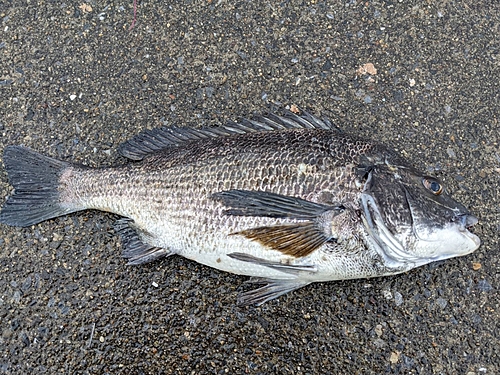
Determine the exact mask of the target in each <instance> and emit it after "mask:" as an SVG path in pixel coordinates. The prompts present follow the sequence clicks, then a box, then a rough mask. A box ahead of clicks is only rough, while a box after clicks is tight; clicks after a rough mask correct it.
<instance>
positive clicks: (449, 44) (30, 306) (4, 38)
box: [0, 0, 500, 375]
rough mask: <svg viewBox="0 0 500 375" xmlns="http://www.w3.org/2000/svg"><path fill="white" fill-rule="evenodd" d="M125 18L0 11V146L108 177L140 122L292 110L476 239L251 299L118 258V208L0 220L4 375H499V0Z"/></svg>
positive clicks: (285, 4)
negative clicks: (378, 156) (468, 215)
mask: <svg viewBox="0 0 500 375" xmlns="http://www.w3.org/2000/svg"><path fill="white" fill-rule="evenodd" d="M132 19H133V1H132V0H127V1H115V2H106V1H93V0H82V1H79V2H73V1H66V2H63V1H56V0H53V1H42V0H40V1H29V0H28V1H20V0H19V1H18V0H7V1H5V2H3V3H2V5H0V114H1V115H0V151H1V150H3V149H4V147H5V146H7V145H10V144H24V145H27V146H29V147H32V148H34V149H36V150H39V151H43V152H44V153H46V154H48V155H51V156H55V157H59V158H62V159H65V160H72V161H77V162H80V163H84V164H88V165H91V166H107V165H112V164H118V163H123V162H125V160H124V159H123V158H121V157H119V156H118V155H117V153H116V151H115V150H116V147H117V146H118V145H119V144H120V143H121V142H123V141H124V140H126V139H128V138H130V137H132V136H133V135H135V134H137V133H139V132H140V131H141V130H144V129H145V128H153V127H158V126H162V125H171V124H176V125H182V126H202V125H212V124H221V123H224V122H225V121H227V120H229V119H238V118H240V117H241V116H249V115H251V114H252V113H254V112H262V111H268V110H270V109H273V108H280V107H286V106H290V105H297V106H299V107H301V108H306V109H308V110H310V111H311V112H312V113H315V114H318V115H325V116H328V117H329V118H331V119H332V120H333V121H334V122H335V123H336V124H337V125H338V127H339V128H341V129H344V130H346V131H349V132H351V133H355V134H357V135H361V136H363V137H365V138H370V139H374V140H377V141H381V142H383V143H386V144H388V145H390V146H392V147H393V148H395V149H397V150H398V151H399V152H400V153H402V154H403V155H404V156H406V157H407V158H408V159H410V160H411V161H412V162H413V163H414V164H415V165H417V166H419V168H420V169H423V170H427V171H429V172H432V173H434V174H436V175H437V176H439V177H440V178H442V179H443V180H444V181H445V182H446V184H447V185H449V187H450V189H451V190H452V193H453V196H454V197H455V198H456V199H457V200H459V201H460V202H462V203H463V204H465V205H466V206H467V207H469V208H470V209H471V211H472V212H473V213H475V214H476V215H477V216H478V217H479V219H480V223H479V224H478V225H477V226H476V227H475V229H474V232H475V233H476V234H477V235H478V236H479V237H480V238H481V239H482V241H483V244H482V246H481V248H480V249H479V250H477V251H476V252H475V253H473V254H471V255H469V256H466V257H463V258H457V259H451V260H449V261H446V262H441V263H439V264H433V265H430V266H424V267H421V268H418V269H415V270H413V271H411V272H409V273H407V274H403V275H399V276H395V277H386V278H377V279H370V280H355V281H344V282H331V283H323V284H316V285H312V286H308V287H306V288H303V289H300V290H298V291H296V292H293V293H290V294H288V295H286V296H283V297H281V298H279V299H277V300H274V301H272V302H270V303H267V304H265V305H264V306H262V307H259V308H254V307H237V306H235V301H236V295H237V293H238V291H241V290H242V288H246V286H241V285H242V283H243V282H244V281H245V279H246V278H245V277H240V276H235V275H230V274H227V273H223V272H219V271H217V270H213V269H210V268H208V267H204V266H201V265H198V264H196V263H194V262H191V261H188V260H186V259H181V258H179V257H171V258H168V259H164V260H161V261H158V262H155V263H152V264H148V265H144V266H137V267H131V266H126V264H125V263H126V262H125V261H124V260H123V259H122V258H121V257H120V244H119V242H118V238H117V236H115V234H114V232H113V230H112V223H113V221H114V220H115V219H116V217H114V216H113V215H109V214H104V213H100V212H95V211H86V212H82V213H78V214H73V215H70V216H67V217H62V218H59V219H54V220H49V221H47V222H44V223H42V224H39V225H35V226H33V227H31V228H24V229H20V228H10V227H7V226H4V225H0V373H5V374H30V373H31V374H59V373H62V374H225V373H229V374H275V373H276V374H278V373H279V374H319V373H321V374H467V375H473V374H476V375H479V374H498V373H500V356H499V347H500V323H499V322H500V302H499V301H500V299H499V288H500V271H499V269H500V259H499V254H500V253H499V247H500V246H499V237H500V236H499V234H500V194H499V190H500V150H499V142H500V125H499V123H498V121H499V103H500V94H499V87H500V82H499V80H500V79H499V76H500V54H499V52H500V42H499V40H500V39H499V35H500V3H499V2H498V1H497V0H489V1H475V0H469V1H440V2H433V1H406V0H405V1H404V2H403V1H401V0H400V1H363V2H361V1H347V0H346V1H317V0H311V1H299V0H288V1H286V0H285V1H281V2H273V1H264V0H255V1H248V0H247V1H227V0H226V1H224V0H198V1H169V0H164V1H144V0H138V9H137V24H136V25H135V27H134V28H133V29H131V30H129V26H130V25H131V23H132ZM10 191H11V187H10V186H9V184H8V181H7V176H6V174H5V171H4V170H3V169H2V170H1V172H0V197H1V199H3V197H5V196H7V195H8V194H9V193H10Z"/></svg>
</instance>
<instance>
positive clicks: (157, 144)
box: [118, 112, 336, 160]
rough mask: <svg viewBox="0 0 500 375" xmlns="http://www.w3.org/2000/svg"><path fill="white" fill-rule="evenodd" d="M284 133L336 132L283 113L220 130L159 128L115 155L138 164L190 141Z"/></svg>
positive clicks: (314, 120) (303, 117) (308, 117)
mask: <svg viewBox="0 0 500 375" xmlns="http://www.w3.org/2000/svg"><path fill="white" fill-rule="evenodd" d="M286 129H327V130H333V129H336V128H335V127H334V126H333V125H332V124H331V123H330V121H328V120H326V119H325V120H320V119H318V118H317V117H314V116H313V115H311V114H309V113H307V112H302V114H301V115H300V116H298V115H296V114H294V113H292V112H287V113H286V114H285V115H284V116H280V115H277V114H274V113H269V114H267V115H261V116H255V117H254V118H252V119H243V120H241V121H240V122H239V123H236V122H230V123H228V124H226V125H224V126H217V127H204V128H201V129H192V128H179V127H168V128H167V127H163V128H158V129H152V130H146V131H145V132H143V133H141V134H139V135H137V136H135V137H134V138H132V139H130V140H128V141H126V142H125V143H123V144H122V145H120V146H119V148H118V152H119V153H120V154H121V155H123V156H125V157H126V158H128V159H131V160H142V159H143V158H144V157H146V156H147V155H149V154H152V153H155V152H158V151H161V150H164V149H166V148H170V147H177V146H181V145H182V144H184V143H186V142H190V141H197V140H201V139H207V138H218V137H229V136H233V135H237V134H247V133H255V132H262V131H279V130H286Z"/></svg>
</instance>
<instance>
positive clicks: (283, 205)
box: [0, 113, 480, 304]
mask: <svg viewBox="0 0 500 375" xmlns="http://www.w3.org/2000/svg"><path fill="white" fill-rule="evenodd" d="M119 151H120V153H121V154H122V155H123V156H125V157H127V158H129V159H131V160H132V162H130V163H127V164H125V165H122V166H118V167H113V168H104V169H92V168H88V167H85V166H79V165H76V164H71V163H67V162H63V161H59V160H55V159H52V158H49V157H46V156H42V155H40V154H38V153H36V152H35V151H32V150H30V149H27V148H25V147H22V146H11V147H7V148H6V150H5V152H4V164H5V166H6V169H7V172H8V174H9V179H10V182H11V184H12V185H13V186H14V188H15V190H14V194H13V195H11V196H10V197H9V198H8V199H7V202H6V203H5V205H4V207H3V210H2V212H1V213H0V222H3V223H5V224H8V225H17V226H29V225H32V224H35V223H38V222H41V221H43V220H46V219H49V218H52V217H57V216H60V215H64V214H68V213H71V212H75V211H80V210H85V209H97V210H102V211H108V212H113V213H115V214H118V215H120V216H122V217H123V219H120V220H118V222H117V223H116V225H115V229H116V231H117V232H118V233H119V234H120V236H121V237H122V241H123V255H124V257H126V258H128V259H129V263H131V264H140V263H145V262H148V261H152V260H155V259H158V258H161V257H164V256H169V255H174V254H176V255H181V256H183V257H186V258H188V259H192V260H194V261H196V262H199V263H202V264H205V265H207V266H210V267H214V268H217V269H220V270H224V271H227V272H232V273H236V274H242V275H248V276H251V277H252V278H251V281H253V282H256V283H260V284H264V286H262V287H260V288H258V289H255V290H252V291H250V292H247V293H244V294H242V295H241V296H240V298H239V302H240V303H242V304H251V303H254V304H261V303H264V302H266V301H268V300H270V299H273V298H276V297H278V296H279V295H282V294H284V293H287V292H289V291H291V290H294V289H297V288H299V287H302V286H305V285H307V284H309V283H311V282H317V281H330V280H340V279H354V278H366V277H375V276H383V275H391V274H397V273H401V272H405V271H408V270H410V269H412V268H414V267H417V266H420V265H423V264H426V263H429V262H432V261H435V260H441V259H446V258H450V257H454V256H460V255H465V254H468V253H470V252H472V251H474V250H475V249H477V248H478V247H479V244H480V241H479V238H478V237H477V236H475V235H474V234H472V233H471V232H469V231H468V229H467V228H468V227H471V226H473V225H474V224H475V223H476V222H477V219H475V218H474V217H473V216H472V215H470V214H469V213H468V211H467V209H466V208H465V207H463V206H462V205H461V204H459V203H458V202H456V201H454V200H453V199H452V198H450V197H449V196H448V195H447V194H446V192H445V191H444V188H443V186H442V183H441V182H439V181H438V180H437V179H435V178H433V177H429V176H425V175H424V174H422V173H420V172H419V171H418V170H416V169H415V168H413V167H412V166H411V165H410V164H409V163H408V162H407V161H405V160H404V159H403V158H401V157H400V156H399V155H397V154H396V153H395V152H393V151H392V150H389V149H388V148H386V147H384V146H382V145H379V144H377V143H373V142H369V141H364V140H360V139H357V138H355V137H351V136H349V135H346V134H344V133H341V132H339V131H338V130H336V129H335V128H334V127H333V126H332V125H331V124H330V123H329V122H328V121H322V120H319V119H318V118H316V117H313V116H312V115H309V114H307V113H306V114H303V115H302V116H296V115H293V114H288V115H286V116H284V117H283V116H278V115H274V114H270V115H268V116H261V117H257V118H255V119H254V120H244V121H242V122H241V123H231V124H228V125H226V126H221V127H215V128H203V129H187V128H161V129H156V130H150V131H146V132H145V133H143V134H140V135H138V136H137V137H135V138H133V139H131V140H130V141H128V142H126V143H125V144H123V145H122V146H121V147H120V149H119Z"/></svg>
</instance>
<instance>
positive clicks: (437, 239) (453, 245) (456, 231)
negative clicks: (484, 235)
mask: <svg viewBox="0 0 500 375" xmlns="http://www.w3.org/2000/svg"><path fill="white" fill-rule="evenodd" d="M424 230H425V232H423V230H420V231H418V236H419V237H424V238H425V240H422V239H418V240H417V241H416V243H415V245H416V246H415V252H416V253H417V254H429V255H427V256H423V257H422V259H420V260H419V262H418V264H417V265H418V266H420V265H424V264H427V263H431V262H435V261H439V260H445V259H449V258H454V257H459V256H464V255H468V254H471V253H472V252H474V251H475V250H477V249H478V248H479V246H480V245H481V240H480V239H479V237H478V236H476V235H475V234H474V233H472V232H470V231H469V230H468V229H467V228H466V227H465V226H464V225H463V224H462V223H460V222H459V223H457V222H451V223H448V224H447V225H445V226H444V227H443V228H439V229H435V230H429V229H428V228H426V229H424ZM416 232H417V231H416Z"/></svg>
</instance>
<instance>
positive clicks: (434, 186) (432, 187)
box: [422, 177, 444, 195]
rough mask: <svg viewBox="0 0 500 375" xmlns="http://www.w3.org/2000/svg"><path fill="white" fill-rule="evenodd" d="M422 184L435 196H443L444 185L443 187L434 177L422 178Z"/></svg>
mask: <svg viewBox="0 0 500 375" xmlns="http://www.w3.org/2000/svg"><path fill="white" fill-rule="evenodd" d="M422 184H423V185H424V187H425V188H426V189H427V190H429V191H430V192H431V193H432V194H434V195H441V194H442V193H443V190H444V188H443V185H441V184H440V183H439V181H438V180H436V179H435V178H433V177H424V178H422Z"/></svg>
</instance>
